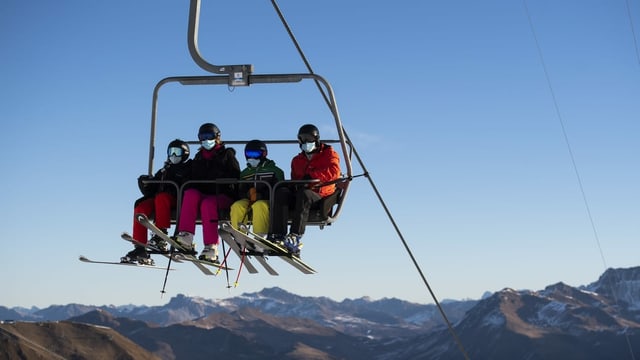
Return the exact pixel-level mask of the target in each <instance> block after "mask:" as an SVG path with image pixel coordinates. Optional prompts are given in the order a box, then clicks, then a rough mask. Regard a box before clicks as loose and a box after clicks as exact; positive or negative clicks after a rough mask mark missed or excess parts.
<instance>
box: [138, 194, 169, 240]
mask: <svg viewBox="0 0 640 360" xmlns="http://www.w3.org/2000/svg"><path fill="white" fill-rule="evenodd" d="M175 206H176V197H175V196H173V195H172V194H169V193H166V192H160V193H157V194H156V196H154V197H143V198H140V199H138V200H137V201H136V203H135V207H134V209H133V215H134V218H133V235H132V236H133V238H134V239H136V241H139V242H141V243H143V244H146V243H147V228H146V227H144V226H143V225H142V224H140V223H139V222H138V221H137V220H136V219H135V215H136V214H145V215H147V217H148V218H150V219H151V218H152V217H151V215H152V214H155V216H154V217H153V219H154V222H155V224H156V226H157V227H159V228H160V229H168V228H169V227H170V226H171V209H173V208H175Z"/></svg>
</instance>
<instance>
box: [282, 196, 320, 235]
mask: <svg viewBox="0 0 640 360" xmlns="http://www.w3.org/2000/svg"><path fill="white" fill-rule="evenodd" d="M275 196H276V198H275V203H274V207H275V209H274V211H273V229H272V231H271V233H272V234H275V235H286V232H287V221H288V219H289V215H290V214H289V213H290V212H292V214H291V219H292V220H291V229H290V232H291V233H294V234H297V235H303V234H304V231H305V228H306V226H307V219H309V210H310V209H311V205H313V204H314V203H316V202H318V201H320V200H322V197H321V196H320V194H318V193H317V192H315V191H313V190H311V189H307V188H304V187H300V188H298V189H297V190H296V191H295V193H294V192H292V191H291V190H290V189H288V188H285V187H282V188H278V189H277V190H276V195H275ZM291 208H293V211H290V209H291Z"/></svg>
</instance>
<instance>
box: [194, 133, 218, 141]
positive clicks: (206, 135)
mask: <svg viewBox="0 0 640 360" xmlns="http://www.w3.org/2000/svg"><path fill="white" fill-rule="evenodd" d="M216 137H217V136H216V134H215V133H212V132H206V133H200V134H198V140H200V141H204V140H213V139H215V138H216Z"/></svg>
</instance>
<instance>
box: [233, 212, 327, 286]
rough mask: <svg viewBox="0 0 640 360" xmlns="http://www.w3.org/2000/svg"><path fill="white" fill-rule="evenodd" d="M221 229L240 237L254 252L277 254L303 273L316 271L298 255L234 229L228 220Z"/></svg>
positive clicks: (252, 234)
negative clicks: (251, 246) (250, 245)
mask: <svg viewBox="0 0 640 360" xmlns="http://www.w3.org/2000/svg"><path fill="white" fill-rule="evenodd" d="M222 229H223V230H225V231H227V232H229V233H230V234H231V235H232V236H233V237H234V238H235V239H236V240H239V239H241V240H239V241H240V242H242V241H244V242H245V243H247V244H252V245H253V247H254V250H255V251H256V252H261V253H262V254H263V256H277V257H279V258H280V259H282V260H283V261H285V262H287V263H289V264H290V265H291V266H293V267H295V268H296V269H298V270H300V271H301V272H302V273H304V274H315V273H316V271H315V270H314V269H313V268H312V267H311V266H309V265H308V264H307V263H305V262H304V261H302V260H301V259H300V258H299V257H297V256H293V255H291V253H290V252H289V251H288V250H287V249H286V248H285V247H284V246H281V245H279V244H276V243H273V242H271V241H269V240H267V239H265V238H263V237H260V236H258V235H256V234H254V233H252V232H250V231H247V233H246V234H245V233H243V232H242V231H238V230H236V229H234V228H233V227H232V226H231V224H229V223H228V222H224V223H222ZM245 230H246V229H245ZM256 258H258V257H256Z"/></svg>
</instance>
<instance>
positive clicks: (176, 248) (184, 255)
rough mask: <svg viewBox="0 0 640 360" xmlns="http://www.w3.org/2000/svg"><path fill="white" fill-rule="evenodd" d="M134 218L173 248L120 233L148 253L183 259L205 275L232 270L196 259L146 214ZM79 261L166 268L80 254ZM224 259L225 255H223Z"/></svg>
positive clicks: (193, 252)
mask: <svg viewBox="0 0 640 360" xmlns="http://www.w3.org/2000/svg"><path fill="white" fill-rule="evenodd" d="M136 220H137V221H138V222H139V223H140V224H142V225H143V226H144V227H146V228H147V229H149V230H151V231H152V232H153V233H154V234H156V235H158V236H159V237H160V238H162V239H163V240H164V241H166V242H167V243H168V244H169V245H171V246H172V248H173V249H172V250H170V251H161V250H160V249H158V248H155V247H153V246H151V245H149V244H143V243H141V242H138V241H136V240H135V239H133V237H131V235H129V234H127V233H123V234H122V236H121V237H122V239H124V240H126V241H129V242H130V243H132V244H134V245H135V246H143V247H145V248H146V249H147V251H148V252H149V253H150V254H161V255H163V256H165V257H167V258H169V259H170V260H172V261H175V262H183V261H188V262H191V263H193V264H194V265H195V266H196V267H197V268H198V269H199V270H200V271H201V272H202V273H203V274H205V275H217V274H218V273H219V272H220V271H221V270H233V269H231V268H228V267H226V266H224V265H221V264H218V263H213V262H210V261H206V260H200V259H198V258H197V257H196V256H195V251H188V250H187V249H185V248H183V247H182V246H181V245H180V244H179V243H177V242H176V241H175V240H174V239H173V238H172V237H170V236H169V235H167V234H165V233H164V232H163V231H162V230H160V229H159V228H158V227H157V226H155V224H154V223H153V222H151V220H149V218H148V217H147V216H146V215H144V214H136ZM80 261H83V262H88V263H94V264H109V265H124V266H136V267H143V268H150V269H160V270H167V268H164V267H159V266H155V265H145V264H138V263H128V262H125V263H122V262H110V261H95V260H91V259H89V258H87V257H86V256H82V255H81V256H80ZM225 261H226V257H225ZM209 266H212V267H214V268H216V271H215V272H213V271H211V269H210V268H209ZM170 270H173V269H170Z"/></svg>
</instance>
